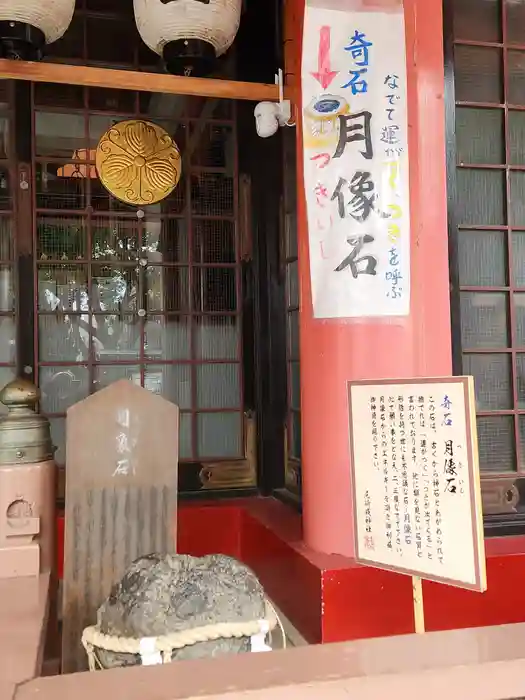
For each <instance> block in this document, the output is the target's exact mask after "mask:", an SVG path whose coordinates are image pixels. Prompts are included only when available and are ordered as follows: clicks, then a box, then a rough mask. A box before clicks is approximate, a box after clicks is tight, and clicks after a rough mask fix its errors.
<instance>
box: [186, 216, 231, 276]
mask: <svg viewBox="0 0 525 700" xmlns="http://www.w3.org/2000/svg"><path fill="white" fill-rule="evenodd" d="M192 234H193V262H194V263H200V264H205V263H208V264H213V265H220V264H228V263H234V262H235V260H236V258H237V255H236V250H235V224H234V223H233V222H232V221H220V220H219V221H215V220H208V219H196V220H195V221H194V222H193V227H192Z"/></svg>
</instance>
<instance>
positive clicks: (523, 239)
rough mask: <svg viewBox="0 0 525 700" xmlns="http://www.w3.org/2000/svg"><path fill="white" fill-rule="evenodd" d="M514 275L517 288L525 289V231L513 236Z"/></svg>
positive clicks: (515, 233)
mask: <svg viewBox="0 0 525 700" xmlns="http://www.w3.org/2000/svg"><path fill="white" fill-rule="evenodd" d="M511 262H512V275H513V278H514V284H515V285H516V287H525V231H523V232H521V231H516V232H514V233H513V234H512V258H511Z"/></svg>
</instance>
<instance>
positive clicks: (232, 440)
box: [197, 413, 244, 459]
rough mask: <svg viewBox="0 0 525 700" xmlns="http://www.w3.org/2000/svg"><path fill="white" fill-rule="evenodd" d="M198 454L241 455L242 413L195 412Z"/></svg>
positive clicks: (206, 455)
mask: <svg viewBox="0 0 525 700" xmlns="http://www.w3.org/2000/svg"><path fill="white" fill-rule="evenodd" d="M197 449H198V456H199V457H200V458H201V459H202V458H204V457H212V458H214V459H217V458H225V457H232V458H235V457H237V458H239V457H243V456H244V455H243V449H242V415H241V414H240V413H199V414H197Z"/></svg>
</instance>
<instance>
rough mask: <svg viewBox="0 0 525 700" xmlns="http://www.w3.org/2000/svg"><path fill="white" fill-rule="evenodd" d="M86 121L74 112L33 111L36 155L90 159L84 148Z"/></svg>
mask: <svg viewBox="0 0 525 700" xmlns="http://www.w3.org/2000/svg"><path fill="white" fill-rule="evenodd" d="M86 141H87V139H86V122H85V118H84V115H83V114H78V113H77V114H76V113H75V112H67V113H66V112H40V111H37V112H35V150H36V156H37V157H38V156H50V157H53V158H62V160H65V161H69V160H86V158H87V159H88V160H91V159H90V158H89V156H88V154H87V150H86Z"/></svg>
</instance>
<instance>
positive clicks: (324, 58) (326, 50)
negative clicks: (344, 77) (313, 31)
mask: <svg viewBox="0 0 525 700" xmlns="http://www.w3.org/2000/svg"><path fill="white" fill-rule="evenodd" d="M317 66H318V67H317V73H312V75H313V77H314V78H315V79H316V80H317V82H318V83H320V84H321V85H322V87H323V90H326V88H327V87H328V86H329V85H330V83H331V82H332V80H333V79H334V78H335V76H336V75H337V73H338V71H334V70H330V27H321V28H320V30H319V58H318V63H317Z"/></svg>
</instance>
